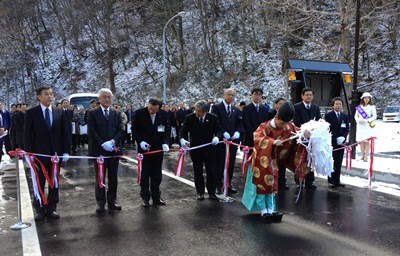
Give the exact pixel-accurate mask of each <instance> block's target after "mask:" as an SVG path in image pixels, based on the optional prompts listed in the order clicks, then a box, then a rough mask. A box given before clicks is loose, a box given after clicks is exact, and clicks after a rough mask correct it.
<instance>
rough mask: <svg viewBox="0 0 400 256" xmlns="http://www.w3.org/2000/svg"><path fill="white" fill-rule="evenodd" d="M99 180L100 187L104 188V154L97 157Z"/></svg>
mask: <svg viewBox="0 0 400 256" xmlns="http://www.w3.org/2000/svg"><path fill="white" fill-rule="evenodd" d="M96 161H97V182H98V184H99V188H103V187H105V186H106V185H104V158H103V156H99V157H97V160H96Z"/></svg>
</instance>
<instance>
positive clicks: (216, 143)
mask: <svg viewBox="0 0 400 256" xmlns="http://www.w3.org/2000/svg"><path fill="white" fill-rule="evenodd" d="M218 143H219V139H218V137H214V138H213V139H212V141H211V144H212V145H214V146H215V145H218Z"/></svg>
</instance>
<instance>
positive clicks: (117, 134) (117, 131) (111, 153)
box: [88, 88, 124, 213]
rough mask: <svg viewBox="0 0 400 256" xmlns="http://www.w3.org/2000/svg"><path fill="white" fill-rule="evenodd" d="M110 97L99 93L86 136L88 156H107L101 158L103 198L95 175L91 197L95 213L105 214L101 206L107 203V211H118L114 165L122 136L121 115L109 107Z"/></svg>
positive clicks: (120, 208)
mask: <svg viewBox="0 0 400 256" xmlns="http://www.w3.org/2000/svg"><path fill="white" fill-rule="evenodd" d="M112 97H113V94H112V92H111V90H110V89H107V88H102V89H100V90H99V98H98V100H99V102H100V106H99V107H97V108H95V109H93V110H91V111H89V112H88V135H89V137H90V140H89V141H90V145H89V156H95V157H98V156H107V157H110V158H104V165H103V166H104V177H105V176H106V175H105V173H106V172H108V186H107V196H106V188H105V186H104V185H100V184H102V183H105V181H104V180H102V181H100V182H99V180H98V179H99V175H96V185H95V194H96V201H97V208H96V212H97V213H102V212H104V211H105V209H104V205H105V204H106V202H107V205H108V209H110V210H122V207H121V206H120V205H119V204H118V203H117V187H118V164H119V156H121V155H122V147H121V139H122V136H123V132H124V124H123V122H122V117H121V112H120V111H119V110H117V109H115V108H112V107H110V106H111V102H112ZM93 164H94V169H95V171H96V172H97V170H98V164H97V160H96V159H94V160H93Z"/></svg>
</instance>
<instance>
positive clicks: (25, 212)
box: [18, 160, 42, 256]
mask: <svg viewBox="0 0 400 256" xmlns="http://www.w3.org/2000/svg"><path fill="white" fill-rule="evenodd" d="M18 161H19V179H20V192H21V195H20V196H21V197H20V199H21V214H22V216H21V218H22V222H28V223H31V227H29V228H25V229H21V236H22V253H23V255H29V256H41V255H42V252H41V250H40V244H39V237H38V233H37V229H36V223H35V219H34V216H33V208H32V204H31V196H30V192H29V187H28V182H27V180H26V175H25V170H24V163H23V161H22V160H18Z"/></svg>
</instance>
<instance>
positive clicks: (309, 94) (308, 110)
mask: <svg viewBox="0 0 400 256" xmlns="http://www.w3.org/2000/svg"><path fill="white" fill-rule="evenodd" d="M301 98H302V99H303V101H301V102H299V103H296V104H295V105H294V117H293V123H294V124H295V125H296V126H297V127H300V126H301V125H302V124H304V123H307V122H308V121H310V120H313V119H315V120H316V121H318V120H319V119H320V118H321V111H320V110H319V106H318V105H316V104H314V103H312V100H313V99H314V91H313V89H311V88H310V87H305V88H303V90H302V91H301ZM314 180H315V178H314V172H312V171H310V172H309V173H308V174H307V176H306V177H305V187H306V189H316V188H317V187H316V186H315V185H313V182H314Z"/></svg>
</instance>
